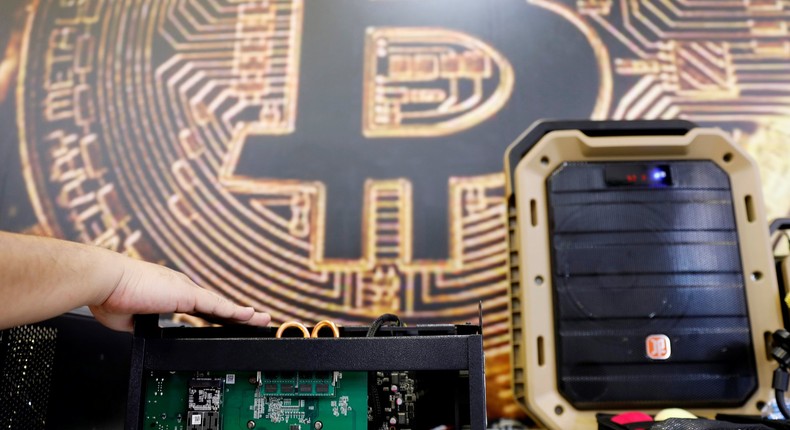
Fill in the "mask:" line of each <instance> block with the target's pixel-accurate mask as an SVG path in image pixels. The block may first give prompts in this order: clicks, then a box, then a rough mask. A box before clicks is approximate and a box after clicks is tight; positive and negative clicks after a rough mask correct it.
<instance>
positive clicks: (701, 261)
mask: <svg viewBox="0 0 790 430" xmlns="http://www.w3.org/2000/svg"><path fill="white" fill-rule="evenodd" d="M655 164H656V165H659V164H660V165H661V169H664V170H663V171H664V173H666V174H667V175H668V178H671V180H669V179H667V180H664V182H659V183H652V184H650V183H649V182H642V181H641V178H640V177H634V176H631V175H625V176H623V177H625V178H629V180H628V181H624V182H621V183H617V182H615V183H613V182H612V181H611V180H610V177H611V176H612V172H619V173H622V172H628V171H629V169H630V171H632V172H644V171H645V165H644V163H566V164H564V165H562V166H561V167H560V168H559V169H558V170H557V171H555V173H554V174H552V176H551V177H550V178H549V180H548V182H547V191H548V197H549V208H550V210H549V215H550V232H551V252H552V280H553V282H552V286H553V294H554V309H555V336H556V345H557V347H556V348H557V360H558V363H557V368H558V375H557V378H558V381H557V383H558V386H559V388H560V391H561V393H562V394H563V396H564V397H565V398H566V399H567V400H568V401H570V402H571V403H572V404H573V405H574V406H575V407H577V408H579V409H590V408H603V407H607V408H608V407H625V406H628V407H635V406H640V405H642V406H650V405H659V404H667V405H673V406H735V405H739V404H742V403H743V402H744V401H746V399H747V398H748V397H749V395H750V394H751V393H752V392H753V391H754V390H755V389H756V387H757V378H756V369H755V364H754V355H753V346H752V343H751V333H750V328H749V318H748V314H747V306H746V295H745V290H744V275H743V270H742V267H741V259H740V251H739V244H738V235H737V230H736V225H735V218H734V206H733V199H732V192H731V189H730V185H729V178H728V176H727V175H726V174H725V173H724V172H723V171H722V170H721V169H720V168H719V167H718V166H716V164H714V163H713V162H709V161H665V162H655ZM659 173H660V172H659ZM638 174H639V176H641V173H638ZM630 180H635V182H636V183H628V182H629V181H630Z"/></svg>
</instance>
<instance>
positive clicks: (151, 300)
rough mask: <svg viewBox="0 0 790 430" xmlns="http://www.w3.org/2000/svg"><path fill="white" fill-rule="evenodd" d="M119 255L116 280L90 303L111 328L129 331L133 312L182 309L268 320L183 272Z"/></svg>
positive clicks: (239, 320) (257, 322)
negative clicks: (195, 281)
mask: <svg viewBox="0 0 790 430" xmlns="http://www.w3.org/2000/svg"><path fill="white" fill-rule="evenodd" d="M118 256H119V257H120V259H119V260H120V261H118V263H120V264H121V265H122V268H123V270H122V271H120V277H119V279H118V282H117V284H116V285H115V287H114V288H113V289H112V291H110V292H109V293H108V294H106V297H104V298H101V299H99V301H97V303H99V304H97V305H93V306H90V310H91V312H93V315H94V316H95V317H96V319H97V320H98V321H99V322H101V323H102V324H104V325H105V326H107V327H109V328H111V329H114V330H119V331H131V330H132V328H133V324H132V317H133V315H135V314H153V313H172V312H181V313H188V314H196V315H198V316H206V317H210V318H217V319H221V320H226V321H228V322H231V323H236V324H247V325H254V326H265V325H267V324H268V323H269V321H270V320H271V317H270V316H269V314H266V313H263V312H256V311H255V309H253V308H251V307H243V306H239V305H237V304H235V303H233V302H231V301H230V300H228V299H225V298H224V297H222V296H220V295H219V294H217V293H215V292H213V291H209V290H206V289H203V288H201V287H199V286H197V285H196V284H195V283H194V282H192V280H190V279H189V278H188V277H187V276H186V275H184V274H183V273H180V272H176V271H174V270H170V269H168V268H166V267H163V266H159V265H156V264H151V263H146V262H144V261H139V260H133V259H131V258H127V257H123V256H121V255H118Z"/></svg>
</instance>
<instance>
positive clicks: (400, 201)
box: [8, 0, 790, 415]
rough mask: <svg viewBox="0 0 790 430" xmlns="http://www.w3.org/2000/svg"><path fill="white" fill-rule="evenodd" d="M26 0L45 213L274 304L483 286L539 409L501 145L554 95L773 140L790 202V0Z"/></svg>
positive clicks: (774, 196)
mask: <svg viewBox="0 0 790 430" xmlns="http://www.w3.org/2000/svg"><path fill="white" fill-rule="evenodd" d="M20 10H23V11H24V16H25V17H26V24H25V26H24V31H23V32H24V34H23V35H22V37H20V38H19V39H20V40H22V42H21V45H20V46H19V47H17V50H16V51H13V50H10V51H8V52H19V53H20V54H19V58H16V59H15V61H17V62H18V64H19V66H18V67H19V69H18V72H17V75H16V83H17V88H16V97H15V100H14V98H13V97H12V98H11V100H12V101H14V102H15V112H16V119H17V129H18V130H17V131H18V134H19V139H18V140H19V151H20V155H21V158H22V168H23V173H24V175H25V180H26V186H27V194H28V196H29V198H30V202H31V205H32V206H33V208H34V210H35V213H36V217H37V220H36V221H34V220H30V224H35V227H34V228H32V229H31V231H35V232H40V233H43V234H48V235H54V236H58V237H64V238H68V239H73V240H80V241H83V242H90V243H95V244H98V245H101V246H105V247H108V248H111V249H115V250H118V251H121V252H125V253H127V254H129V255H132V256H135V257H139V258H143V259H146V260H150V261H156V262H161V263H167V264H170V265H172V266H174V267H175V268H177V269H179V270H181V271H184V272H186V273H187V274H188V275H189V276H190V277H192V278H193V279H195V280H196V281H197V282H198V283H199V284H201V285H204V286H206V287H208V288H211V289H214V290H217V291H221V292H223V293H224V294H226V295H227V296H229V297H231V298H233V299H235V300H238V301H239V302H243V303H246V304H251V305H255V306H258V307H260V308H262V309H267V310H269V311H270V312H271V313H272V315H273V318H274V320H275V321H285V320H303V321H318V320H320V319H323V318H332V319H335V320H337V321H339V322H349V323H350V322H354V323H368V322H369V321H370V320H372V319H373V318H374V317H375V316H377V315H378V314H380V313H382V312H383V311H387V312H395V313H398V314H400V316H401V317H402V318H403V319H404V320H406V321H409V322H422V321H425V322H459V321H471V320H475V319H476V316H477V303H478V301H480V300H482V301H483V302H484V307H485V309H486V317H485V333H486V348H487V363H488V369H489V372H488V375H489V380H488V387H489V389H490V391H489V393H490V395H489V398H490V399H491V405H492V406H491V407H492V415H499V414H515V413H517V411H516V409H515V406H514V405H512V404H511V403H509V402H508V400H507V399H505V398H503V400H502V402H501V403H498V402H497V401H496V399H497V398H498V397H499V396H505V397H507V394H506V390H505V388H506V387H507V386H508V384H509V379H508V378H509V376H508V375H509V371H508V370H507V369H508V364H507V351H508V349H509V341H508V333H507V319H508V317H507V301H506V297H507V296H506V294H505V291H506V288H507V286H506V267H507V264H506V262H507V249H506V216H505V204H504V201H503V198H502V196H503V186H504V178H503V176H502V174H501V173H500V172H501V168H502V159H501V158H502V154H503V153H504V150H505V147H506V146H507V144H508V143H510V142H511V141H512V140H513V139H514V138H515V137H516V136H518V135H519V134H520V133H521V132H522V131H523V129H524V128H525V127H526V126H527V125H528V124H530V123H531V122H532V121H533V120H536V119H538V118H593V119H603V118H607V117H608V118H615V119H633V118H676V117H681V118H687V119H690V120H693V121H697V122H699V123H700V124H702V125H707V126H717V127H722V128H724V129H726V130H728V131H730V132H732V133H733V135H734V136H735V137H736V138H737V139H738V140H739V141H740V142H742V143H743V144H744V145H745V147H746V148H747V149H748V150H749V151H750V152H751V153H752V154H753V155H754V156H755V157H756V158H757V160H758V162H759V163H760V164H761V166H762V172H761V173H762V177H763V180H764V183H765V185H766V188H765V191H766V201H767V202H768V206H769V208H768V209H769V214H770V216H771V217H775V216H779V215H783V214H787V213H788V211H790V199H788V196H789V195H790V185H789V184H790V182H788V181H786V180H784V178H785V177H786V175H787V173H788V171H790V161H788V160H790V157H787V156H786V155H785V154H786V153H787V150H788V144H787V143H786V142H787V141H788V140H787V137H788V136H790V94H788V93H789V92H790V37H789V36H790V34H789V33H788V21H789V20H790V3H788V1H787V0H722V1H717V2H709V1H697V0H579V1H575V0H502V1H499V2H497V5H496V7H493V6H491V5H489V4H488V2H480V1H475V0H430V1H414V0H386V1H379V0H375V1H373V0H332V1H331V2H329V1H321V0H270V1H243V0H217V1H194V0H115V1H110V0H69V1H65V0H64V1H55V0H40V1H37V2H33V1H31V2H30V4H29V5H27V6H24V7H20ZM448 11H453V13H447V12H448ZM8 16H9V17H11V16H14V15H13V14H8ZM312 29H316V30H312ZM380 44H381V45H380ZM385 45H386V46H385ZM387 47H390V48H393V50H387V49H386V48H387ZM395 48H397V49H395ZM404 50H405V51H404ZM402 51H403V52H402ZM404 52H407V54H404ZM462 75H463V79H461V78H460V76H462ZM453 85H457V88H456V89H457V91H455V92H454V90H453ZM404 113H409V115H404ZM502 393H505V394H502Z"/></svg>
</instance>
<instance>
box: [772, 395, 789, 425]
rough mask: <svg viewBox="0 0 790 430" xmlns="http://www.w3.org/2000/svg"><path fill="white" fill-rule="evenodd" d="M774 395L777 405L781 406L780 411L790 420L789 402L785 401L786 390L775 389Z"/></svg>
mask: <svg viewBox="0 0 790 430" xmlns="http://www.w3.org/2000/svg"><path fill="white" fill-rule="evenodd" d="M774 395H776V406H778V407H779V412H781V413H782V416H783V417H785V419H786V420H790V410H788V409H787V403H786V402H785V392H784V391H782V390H774Z"/></svg>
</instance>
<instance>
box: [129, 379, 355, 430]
mask: <svg viewBox="0 0 790 430" xmlns="http://www.w3.org/2000/svg"><path fill="white" fill-rule="evenodd" d="M367 383H368V374H367V372H223V373H218V372H150V373H149V374H148V375H147V377H146V386H145V399H144V401H145V414H144V417H143V428H145V429H155V430H249V429H256V430H316V429H323V430H334V429H338V430H341V429H342V430H363V429H366V428H367V426H368V424H367ZM319 422H320V424H317V423H319Z"/></svg>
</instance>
